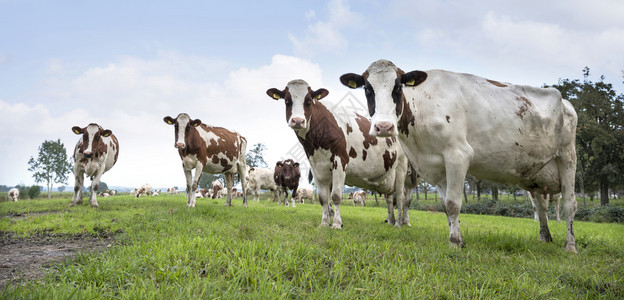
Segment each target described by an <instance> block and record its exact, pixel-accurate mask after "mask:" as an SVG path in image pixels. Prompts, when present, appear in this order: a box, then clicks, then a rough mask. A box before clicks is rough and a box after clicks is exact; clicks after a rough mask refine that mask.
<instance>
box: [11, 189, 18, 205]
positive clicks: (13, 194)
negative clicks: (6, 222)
mask: <svg viewBox="0 0 624 300" xmlns="http://www.w3.org/2000/svg"><path fill="white" fill-rule="evenodd" d="M18 198H19V189H17V188H12V189H10V190H9V199H10V200H11V201H13V202H17V199H18Z"/></svg>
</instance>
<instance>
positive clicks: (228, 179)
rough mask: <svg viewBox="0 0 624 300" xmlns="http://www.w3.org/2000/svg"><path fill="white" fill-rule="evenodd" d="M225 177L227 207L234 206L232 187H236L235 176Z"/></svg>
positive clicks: (227, 175)
mask: <svg viewBox="0 0 624 300" xmlns="http://www.w3.org/2000/svg"><path fill="white" fill-rule="evenodd" d="M224 175H225V188H226V193H227V197H226V198H225V206H232V187H233V186H234V174H224Z"/></svg>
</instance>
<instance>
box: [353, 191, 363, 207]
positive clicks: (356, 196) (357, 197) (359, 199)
mask: <svg viewBox="0 0 624 300" xmlns="http://www.w3.org/2000/svg"><path fill="white" fill-rule="evenodd" d="M358 203H359V204H361V205H362V206H366V191H356V192H354V193H353V206H355V205H356V204H358Z"/></svg>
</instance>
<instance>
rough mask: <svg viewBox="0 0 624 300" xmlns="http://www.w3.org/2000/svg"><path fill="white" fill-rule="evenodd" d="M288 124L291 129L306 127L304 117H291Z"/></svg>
mask: <svg viewBox="0 0 624 300" xmlns="http://www.w3.org/2000/svg"><path fill="white" fill-rule="evenodd" d="M288 125H289V126H290V128H292V129H303V128H305V127H306V120H305V119H304V118H292V119H290V123H289V124H288Z"/></svg>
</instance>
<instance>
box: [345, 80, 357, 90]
mask: <svg viewBox="0 0 624 300" xmlns="http://www.w3.org/2000/svg"><path fill="white" fill-rule="evenodd" d="M347 85H348V86H349V87H350V88H352V89H354V88H357V84H356V83H355V81H353V80H349V82H347Z"/></svg>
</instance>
